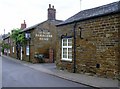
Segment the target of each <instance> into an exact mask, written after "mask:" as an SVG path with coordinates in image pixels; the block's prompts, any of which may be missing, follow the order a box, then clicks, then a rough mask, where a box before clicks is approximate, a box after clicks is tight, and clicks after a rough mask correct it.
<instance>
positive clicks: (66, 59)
mask: <svg viewBox="0 0 120 89" xmlns="http://www.w3.org/2000/svg"><path fill="white" fill-rule="evenodd" d="M64 39H67V46H64V45H63V40H64ZM69 39H72V38H63V39H62V59H61V60H64V61H72V58H71V59H70V58H68V49H69V48H71V49H72V45H71V46H68V40H69ZM64 48H67V58H64V57H63V49H64Z"/></svg>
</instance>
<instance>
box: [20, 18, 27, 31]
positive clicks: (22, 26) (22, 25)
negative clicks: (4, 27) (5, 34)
mask: <svg viewBox="0 0 120 89" xmlns="http://www.w3.org/2000/svg"><path fill="white" fill-rule="evenodd" d="M25 28H26V22H25V20H24V23H22V24H21V28H20V29H21V30H23V29H25Z"/></svg>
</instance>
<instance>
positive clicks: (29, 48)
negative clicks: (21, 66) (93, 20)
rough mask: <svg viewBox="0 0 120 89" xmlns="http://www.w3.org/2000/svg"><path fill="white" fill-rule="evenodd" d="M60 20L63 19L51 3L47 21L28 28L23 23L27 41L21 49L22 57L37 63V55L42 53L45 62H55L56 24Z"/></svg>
mask: <svg viewBox="0 0 120 89" xmlns="http://www.w3.org/2000/svg"><path fill="white" fill-rule="evenodd" d="M60 22H62V21H61V20H57V19H56V9H55V8H54V6H52V7H51V4H49V8H48V19H47V20H46V21H44V22H41V23H38V24H35V25H33V26H31V27H28V28H24V27H26V25H25V23H24V24H22V25H21V26H22V27H21V28H24V29H23V30H22V31H21V32H23V33H25V39H26V40H27V42H26V45H24V46H22V47H21V49H20V53H19V55H20V59H21V60H25V61H30V62H32V63H37V62H39V60H38V59H37V58H36V57H35V55H40V56H42V57H43V58H44V61H45V62H49V63H53V62H54V61H55V59H56V38H57V37H56V34H57V32H56V24H59V23H60ZM13 48H14V47H13ZM13 50H14V49H13ZM13 50H11V51H13Z"/></svg>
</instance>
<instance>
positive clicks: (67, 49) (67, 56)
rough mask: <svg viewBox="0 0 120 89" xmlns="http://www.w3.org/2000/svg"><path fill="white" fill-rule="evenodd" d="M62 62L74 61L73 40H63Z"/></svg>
mask: <svg viewBox="0 0 120 89" xmlns="http://www.w3.org/2000/svg"><path fill="white" fill-rule="evenodd" d="M62 60H66V61H72V38H63V39H62Z"/></svg>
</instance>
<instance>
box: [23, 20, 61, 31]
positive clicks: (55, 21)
mask: <svg viewBox="0 0 120 89" xmlns="http://www.w3.org/2000/svg"><path fill="white" fill-rule="evenodd" d="M45 22H50V23H52V24H55V25H57V24H59V23H60V22H63V21H62V20H46V21H44V22H41V23H38V24H35V25H33V26H30V27H28V28H25V29H23V30H22V32H25V31H29V30H31V29H34V28H36V27H37V26H38V25H40V24H42V23H45Z"/></svg>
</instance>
